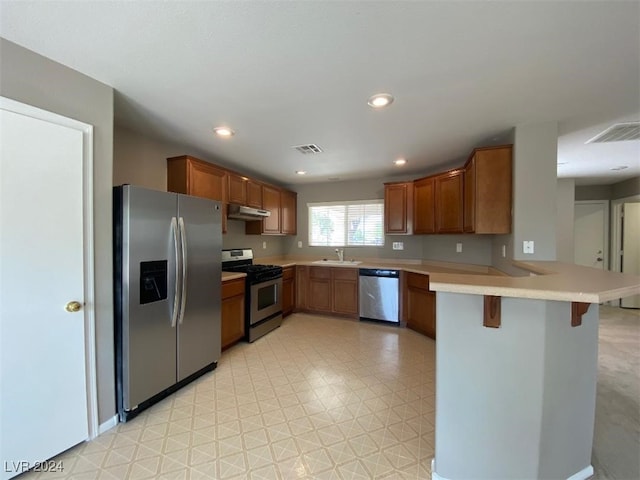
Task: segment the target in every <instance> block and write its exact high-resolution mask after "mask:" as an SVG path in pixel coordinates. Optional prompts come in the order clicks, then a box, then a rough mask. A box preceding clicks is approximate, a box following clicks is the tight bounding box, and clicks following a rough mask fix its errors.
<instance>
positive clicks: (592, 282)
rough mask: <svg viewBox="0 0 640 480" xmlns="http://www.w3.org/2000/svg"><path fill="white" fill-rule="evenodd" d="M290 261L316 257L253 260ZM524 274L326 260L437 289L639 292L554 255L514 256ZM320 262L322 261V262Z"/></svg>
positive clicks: (613, 276) (557, 295) (584, 297)
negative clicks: (414, 277) (392, 272)
mask: <svg viewBox="0 0 640 480" xmlns="http://www.w3.org/2000/svg"><path fill="white" fill-rule="evenodd" d="M254 262H255V263H268V264H272V265H280V266H282V267H291V266H295V265H309V266H319V265H318V264H317V263H313V262H314V259H309V258H306V259H305V258H294V257H269V258H259V259H256V260H254ZM513 265H514V266H515V267H518V268H519V269H522V270H525V271H527V272H530V274H529V275H526V276H519V277H514V276H509V275H506V274H504V273H502V272H500V271H499V270H496V269H494V268H493V267H489V266H484V265H469V264H456V263H450V262H436V261H428V260H424V261H420V260H399V259H394V260H392V259H363V262H362V263H360V264H357V265H354V264H345V265H336V264H329V265H326V266H330V267H337V268H394V269H398V270H403V271H406V272H413V273H418V274H425V275H429V288H430V289H431V290H433V291H436V292H451V293H467V294H473V295H495V296H503V297H514V298H531V299H539V300H557V301H570V302H584V303H602V302H606V301H608V300H615V299H617V298H622V297H627V296H631V295H638V294H640V276H636V275H626V274H622V273H616V272H610V271H603V270H599V269H596V268H590V267H583V266H580V265H573V264H568V263H562V262H553V261H527V262H525V261H515V260H514V261H513ZM320 266H322V265H320Z"/></svg>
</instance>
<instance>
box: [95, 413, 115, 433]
mask: <svg viewBox="0 0 640 480" xmlns="http://www.w3.org/2000/svg"><path fill="white" fill-rule="evenodd" d="M118 423H119V421H118V415H114V416H113V417H111V418H110V419H109V420H107V421H106V422H104V423H101V424H100V427H99V428H98V435H102V434H103V433H104V432H107V431H109V430H111V429H112V428H113V427H115V426H116V425H117V424H118Z"/></svg>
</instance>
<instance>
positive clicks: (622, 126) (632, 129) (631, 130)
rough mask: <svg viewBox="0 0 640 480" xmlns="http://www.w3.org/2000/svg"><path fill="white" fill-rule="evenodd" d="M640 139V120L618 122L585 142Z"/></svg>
mask: <svg viewBox="0 0 640 480" xmlns="http://www.w3.org/2000/svg"><path fill="white" fill-rule="evenodd" d="M625 140H640V122H629V123H616V124H615V125H612V126H610V127H609V128H607V129H606V130H605V131H604V132H602V133H599V134H598V135H596V136H595V137H593V138H592V139H591V140H588V141H586V142H585V143H606V142H624V141H625Z"/></svg>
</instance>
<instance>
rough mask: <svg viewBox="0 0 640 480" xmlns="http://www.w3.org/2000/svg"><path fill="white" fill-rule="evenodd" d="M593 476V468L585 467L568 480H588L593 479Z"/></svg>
mask: <svg viewBox="0 0 640 480" xmlns="http://www.w3.org/2000/svg"><path fill="white" fill-rule="evenodd" d="M592 476H593V467H592V466H591V465H589V466H588V467H584V468H583V469H582V470H580V471H579V472H577V473H574V474H573V475H571V476H570V477H569V478H567V480H586V479H587V478H591V477H592Z"/></svg>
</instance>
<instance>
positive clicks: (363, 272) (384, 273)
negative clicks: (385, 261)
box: [359, 268, 400, 278]
mask: <svg viewBox="0 0 640 480" xmlns="http://www.w3.org/2000/svg"><path fill="white" fill-rule="evenodd" d="M359 270H360V276H361V277H386V278H400V270H387V269H382V268H360V269H359Z"/></svg>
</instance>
